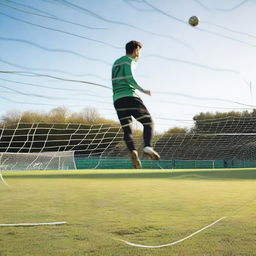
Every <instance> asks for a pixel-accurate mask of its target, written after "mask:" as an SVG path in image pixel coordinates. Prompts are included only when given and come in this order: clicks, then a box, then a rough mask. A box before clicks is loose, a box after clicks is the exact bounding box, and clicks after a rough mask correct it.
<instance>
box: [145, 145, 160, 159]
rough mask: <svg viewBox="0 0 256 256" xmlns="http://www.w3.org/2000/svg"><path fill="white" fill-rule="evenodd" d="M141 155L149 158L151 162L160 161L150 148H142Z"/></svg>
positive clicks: (158, 156)
mask: <svg viewBox="0 0 256 256" xmlns="http://www.w3.org/2000/svg"><path fill="white" fill-rule="evenodd" d="M143 153H144V154H146V155H147V156H149V157H150V158H151V159H152V160H159V159H160V155H159V154H158V153H157V152H156V151H155V150H154V149H153V148H152V147H145V148H143Z"/></svg>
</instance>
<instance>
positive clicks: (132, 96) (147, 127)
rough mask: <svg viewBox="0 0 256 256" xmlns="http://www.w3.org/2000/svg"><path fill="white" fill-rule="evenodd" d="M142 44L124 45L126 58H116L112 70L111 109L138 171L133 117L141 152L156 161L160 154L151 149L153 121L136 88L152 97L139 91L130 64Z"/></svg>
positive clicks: (149, 92) (138, 52) (139, 165)
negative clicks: (138, 129) (140, 135)
mask: <svg viewBox="0 0 256 256" xmlns="http://www.w3.org/2000/svg"><path fill="white" fill-rule="evenodd" d="M141 48H142V44H141V43H140V42H138V41H130V42H128V43H127V44H126V46H125V49H126V55H125V56H123V57H121V58H119V59H117V60H116V61H115V62H114V64H113V67H112V88H113V100H114V107H115V109H116V112H117V115H118V118H119V121H120V123H121V125H122V128H123V131H124V141H125V143H126V145H127V148H128V149H129V151H130V152H131V159H132V163H133V166H134V168H141V162H140V159H139V156H138V152H137V150H136V148H135V145H134V141H133V135H132V128H131V123H132V116H133V117H134V118H135V119H136V120H137V121H139V122H140V123H141V124H142V125H143V127H144V129H143V139H144V148H143V153H144V154H146V155H148V156H149V157H150V158H151V159H153V160H159V159H160V156H159V154H158V153H157V152H156V151H155V150H154V149H153V148H152V146H151V140H152V136H153V121H152V118H151V115H150V114H149V112H148V110H147V108H146V107H145V105H144V103H143V101H142V100H141V98H140V97H139V96H138V95H137V94H136V89H137V90H139V91H141V92H143V93H145V94H147V95H150V96H151V91H149V90H144V89H143V88H141V87H140V86H139V85H138V83H137V82H136V80H135V79H134V77H133V64H134V61H137V60H138V58H139V57H140V53H141Z"/></svg>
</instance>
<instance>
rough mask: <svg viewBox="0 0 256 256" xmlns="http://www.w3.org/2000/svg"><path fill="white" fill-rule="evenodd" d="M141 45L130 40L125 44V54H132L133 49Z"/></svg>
mask: <svg viewBox="0 0 256 256" xmlns="http://www.w3.org/2000/svg"><path fill="white" fill-rule="evenodd" d="M138 47H140V48H141V47H142V43H140V42H138V41H135V40H132V41H130V42H128V43H127V44H126V45H125V50H126V54H132V53H133V51H134V50H135V49H137V48H138Z"/></svg>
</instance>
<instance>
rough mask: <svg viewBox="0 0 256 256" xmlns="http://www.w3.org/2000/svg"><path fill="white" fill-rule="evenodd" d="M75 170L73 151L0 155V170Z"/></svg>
mask: <svg viewBox="0 0 256 256" xmlns="http://www.w3.org/2000/svg"><path fill="white" fill-rule="evenodd" d="M70 169H72V170H73V169H76V164H75V160H74V151H63V152H41V153H0V170H4V171H22V170H70Z"/></svg>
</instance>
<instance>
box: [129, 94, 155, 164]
mask: <svg viewBox="0 0 256 256" xmlns="http://www.w3.org/2000/svg"><path fill="white" fill-rule="evenodd" d="M133 116H134V117H135V118H136V120H138V121H139V122H140V123H141V124H142V125H143V139H144V148H143V153H144V154H146V155H148V156H149V157H150V158H151V159H153V160H159V159H160V155H159V154H158V153H157V152H156V151H155V150H154V149H153V147H152V146H151V141H152V138H153V120H152V118H151V115H150V113H149V111H148V110H147V108H146V107H145V105H144V103H143V102H142V100H141V99H139V98H138V99H136V109H135V110H134V112H133Z"/></svg>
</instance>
